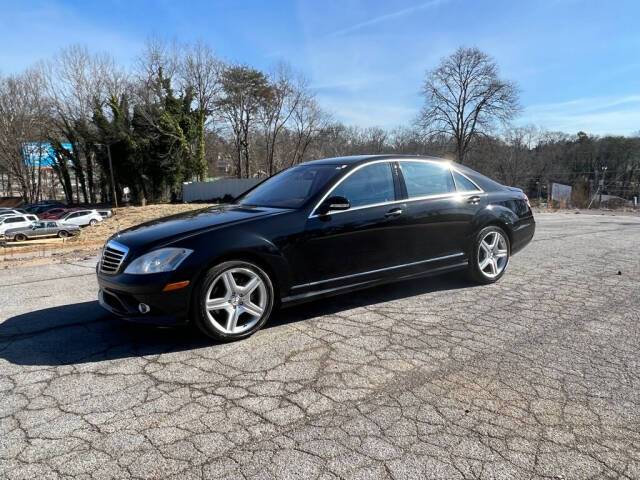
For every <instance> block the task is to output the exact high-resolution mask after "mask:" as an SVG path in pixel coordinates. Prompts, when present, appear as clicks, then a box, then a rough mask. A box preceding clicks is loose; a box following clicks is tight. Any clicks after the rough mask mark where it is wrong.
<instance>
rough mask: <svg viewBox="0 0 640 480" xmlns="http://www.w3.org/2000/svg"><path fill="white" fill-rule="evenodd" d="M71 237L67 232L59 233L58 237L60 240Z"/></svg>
mask: <svg viewBox="0 0 640 480" xmlns="http://www.w3.org/2000/svg"><path fill="white" fill-rule="evenodd" d="M68 236H69V232H67V231H66V230H60V231H59V232H58V237H60V238H67V237H68Z"/></svg>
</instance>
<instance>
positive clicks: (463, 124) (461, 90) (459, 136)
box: [418, 47, 520, 163]
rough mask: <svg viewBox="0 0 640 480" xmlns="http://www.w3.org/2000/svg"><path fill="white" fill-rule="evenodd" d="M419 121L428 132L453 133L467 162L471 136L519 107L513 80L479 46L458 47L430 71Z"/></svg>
mask: <svg viewBox="0 0 640 480" xmlns="http://www.w3.org/2000/svg"><path fill="white" fill-rule="evenodd" d="M422 93H423V95H424V97H425V106H424V108H423V110H422V112H421V114H420V117H419V119H418V124H419V125H420V127H421V128H422V129H423V131H424V132H425V133H426V134H427V135H428V136H434V135H439V134H440V135H442V134H445V135H450V136H452V137H453V138H454V140H455V144H456V157H457V160H458V161H459V162H460V163H464V160H465V156H466V154H467V152H468V150H469V147H470V145H471V141H472V139H474V138H475V137H476V136H478V135H481V134H487V133H489V131H490V130H491V128H492V127H493V126H494V125H495V123H496V122H507V121H508V120H510V119H511V118H513V117H514V116H515V114H516V113H518V111H519V110H520V106H519V104H518V89H517V87H516V86H515V84H514V83H512V82H509V81H506V80H502V79H500V78H499V77H498V66H497V64H496V62H495V61H494V60H493V59H492V58H491V57H489V56H488V55H486V54H485V53H483V52H481V51H480V50H478V49H477V48H462V47H461V48H459V49H458V50H456V52H455V53H454V54H453V55H451V56H449V57H447V58H444V59H443V60H442V62H441V63H440V65H439V66H438V68H436V69H435V70H432V71H430V72H428V73H427V77H426V80H425V83H424V88H423V90H422Z"/></svg>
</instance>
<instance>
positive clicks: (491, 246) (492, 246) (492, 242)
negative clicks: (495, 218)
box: [489, 232, 500, 250]
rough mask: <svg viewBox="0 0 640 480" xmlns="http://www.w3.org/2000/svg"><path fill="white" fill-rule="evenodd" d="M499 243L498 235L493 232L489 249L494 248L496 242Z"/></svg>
mask: <svg viewBox="0 0 640 480" xmlns="http://www.w3.org/2000/svg"><path fill="white" fill-rule="evenodd" d="M499 241H500V235H499V234H498V233H497V232H494V234H493V240H492V241H491V243H490V244H489V247H490V248H491V249H492V250H493V249H494V248H496V247H497V246H498V242H499Z"/></svg>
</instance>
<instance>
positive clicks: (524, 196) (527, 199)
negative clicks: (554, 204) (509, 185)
mask: <svg viewBox="0 0 640 480" xmlns="http://www.w3.org/2000/svg"><path fill="white" fill-rule="evenodd" d="M522 199H523V200H524V201H525V203H526V204H527V206H528V207H529V208H531V204H530V203H529V197H527V194H526V193H524V192H522Z"/></svg>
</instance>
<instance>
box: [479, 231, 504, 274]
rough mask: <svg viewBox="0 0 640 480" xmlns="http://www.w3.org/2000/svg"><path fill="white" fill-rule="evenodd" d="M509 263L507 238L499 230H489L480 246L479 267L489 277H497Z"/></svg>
mask: <svg viewBox="0 0 640 480" xmlns="http://www.w3.org/2000/svg"><path fill="white" fill-rule="evenodd" d="M507 263H509V247H508V244H507V240H506V239H505V238H504V236H503V235H502V233H500V232H498V231H495V230H494V231H490V232H487V233H486V234H485V235H484V237H482V240H480V248H478V269H479V270H480V272H482V274H483V275H485V276H486V277H488V278H496V277H497V276H498V275H500V274H501V273H502V272H503V270H504V269H505V268H506V266H507Z"/></svg>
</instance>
